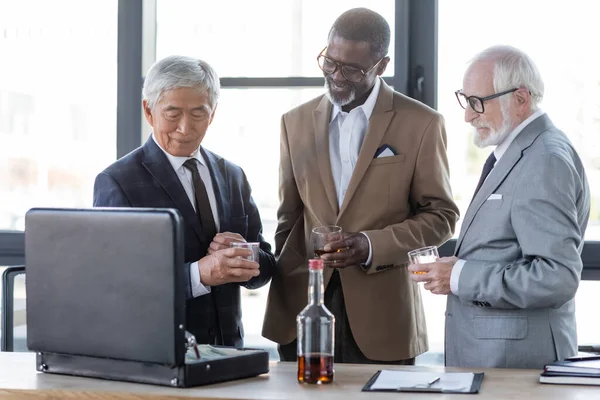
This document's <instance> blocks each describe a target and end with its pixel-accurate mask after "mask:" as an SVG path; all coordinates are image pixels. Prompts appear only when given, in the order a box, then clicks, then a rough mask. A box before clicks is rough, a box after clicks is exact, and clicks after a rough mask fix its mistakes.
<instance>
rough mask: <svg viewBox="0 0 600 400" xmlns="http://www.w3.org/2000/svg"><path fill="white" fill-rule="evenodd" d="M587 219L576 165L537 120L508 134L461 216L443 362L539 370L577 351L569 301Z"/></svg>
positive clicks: (562, 139)
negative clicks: (456, 272) (512, 136)
mask: <svg viewBox="0 0 600 400" xmlns="http://www.w3.org/2000/svg"><path fill="white" fill-rule="evenodd" d="M492 194H494V195H495V196H492V197H491V198H490V195H492ZM499 197H501V198H499ZM589 214H590V193H589V187H588V184H587V179H586V176H585V172H584V169H583V165H582V163H581V160H580V159H579V156H578V155H577V153H576V152H575V149H574V148H573V146H572V145H571V143H570V142H569V140H568V139H567V137H566V136H565V134H564V133H563V132H561V131H560V130H558V129H557V128H556V127H554V125H553V124H552V122H551V121H550V119H549V118H548V116H546V115H545V114H544V115H542V116H540V117H539V118H536V119H535V120H534V121H532V122H531V123H530V124H529V125H527V126H526V127H525V128H524V129H523V131H521V133H520V134H519V135H517V137H516V138H515V140H514V141H513V142H512V143H511V145H510V146H509V148H508V149H507V151H506V153H505V154H504V155H503V156H502V158H500V160H499V161H498V162H497V164H496V166H495V167H494V169H493V170H492V172H491V173H490V175H489V176H488V178H487V180H486V181H485V183H484V184H483V186H482V187H481V190H480V191H479V193H477V195H476V196H475V198H474V199H473V202H472V203H471V205H470V206H469V208H468V210H467V212H466V214H465V217H464V222H463V224H462V229H461V232H460V236H459V238H458V241H457V244H456V252H455V254H456V255H457V256H458V257H459V258H460V259H463V260H466V263H465V264H464V267H463V269H462V272H461V274H460V279H459V283H458V294H457V295H454V294H450V295H449V296H448V304H447V309H446V365H448V366H461V367H482V368H483V367H504V368H542V367H543V365H544V364H546V363H549V362H552V361H555V360H559V359H564V358H565V357H569V356H573V355H575V354H576V353H577V330H576V326H575V301H574V296H575V292H576V291H577V287H578V285H579V280H580V277H581V269H582V262H581V249H582V247H583V236H584V232H585V228H586V226H587V221H588V218H589Z"/></svg>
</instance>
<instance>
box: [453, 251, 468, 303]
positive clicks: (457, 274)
mask: <svg viewBox="0 0 600 400" xmlns="http://www.w3.org/2000/svg"><path fill="white" fill-rule="evenodd" d="M466 262H467V261H466V260H460V259H459V260H458V261H457V262H456V263H455V264H454V267H453V268H452V273H451V274H450V291H451V292H452V293H453V294H454V295H456V296H458V278H460V272H461V271H462V269H463V267H464V265H465V263H466Z"/></svg>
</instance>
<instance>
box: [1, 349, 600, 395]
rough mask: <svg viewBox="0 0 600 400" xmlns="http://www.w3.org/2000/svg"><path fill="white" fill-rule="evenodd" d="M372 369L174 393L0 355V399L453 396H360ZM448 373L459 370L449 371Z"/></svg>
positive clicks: (286, 366) (487, 388)
mask: <svg viewBox="0 0 600 400" xmlns="http://www.w3.org/2000/svg"><path fill="white" fill-rule="evenodd" d="M380 368H381V367H380V366H376V365H350V364H337V365H336V366H335V381H334V383H333V384H330V385H323V386H321V385H299V384H298V383H296V376H295V374H296V364H293V363H272V364H271V372H269V374H266V375H262V376H260V377H256V378H251V379H244V380H238V381H231V382H226V383H220V384H216V385H209V386H204V387H197V388H191V389H175V388H168V387H162V386H153V385H139V384H133V383H125V382H114V381H104V380H100V379H89V378H78V377H71V376H63V375H54V374H43V373H38V372H37V371H36V369H35V354H33V353H0V399H1V400H3V399H9V398H10V399H95V400H101V399H119V400H134V399H158V398H162V399H183V398H189V397H196V398H201V399H311V400H317V399H339V400H342V399H343V400H349V399H359V398H360V399H363V398H364V399H417V400H421V399H423V400H427V399H438V400H442V399H446V400H459V399H461V398H464V397H463V396H461V395H456V394H429V393H418V394H415V393H363V392H361V391H360V390H361V388H362V387H363V385H364V384H365V383H366V382H367V380H368V379H369V378H370V377H371V376H372V375H373V374H374V373H375V371H377V370H378V369H380ZM387 368H388V369H412V370H415V371H417V370H418V371H443V370H444V368H442V367H402V366H389V367H387ZM448 370H451V371H460V369H456V368H448ZM472 372H485V378H484V380H483V384H482V387H481V390H480V392H479V394H478V395H471V396H473V397H470V396H469V399H470V400H488V399H493V400H512V399H525V400H542V399H543V400H554V399H556V400H582V399H600V387H593V386H567V385H564V386H562V385H542V384H540V383H538V376H539V374H540V371H537V370H514V369H513V370H502V369H481V370H473V371H472Z"/></svg>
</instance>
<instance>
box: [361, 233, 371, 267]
mask: <svg viewBox="0 0 600 400" xmlns="http://www.w3.org/2000/svg"><path fill="white" fill-rule="evenodd" d="M361 233H362V234H363V235H365V237H366V238H367V241H368V242H369V257H367V262H365V263H364V264H363V265H371V262H372V261H373V246H372V245H371V239H369V236H367V234H366V233H364V232H361Z"/></svg>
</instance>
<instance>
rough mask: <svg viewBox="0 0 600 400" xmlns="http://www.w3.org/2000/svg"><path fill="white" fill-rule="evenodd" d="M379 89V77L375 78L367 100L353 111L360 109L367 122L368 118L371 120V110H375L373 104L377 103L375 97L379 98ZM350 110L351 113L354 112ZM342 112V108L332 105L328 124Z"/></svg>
mask: <svg viewBox="0 0 600 400" xmlns="http://www.w3.org/2000/svg"><path fill="white" fill-rule="evenodd" d="M380 87H381V79H380V78H379V77H377V79H376V80H375V85H374V86H373V90H372V91H371V94H370V95H369V97H367V100H365V102H364V103H363V104H361V105H360V106H358V107H356V108H355V109H354V110H358V109H361V110H362V111H363V113H364V114H365V117H367V121H368V120H369V118H371V114H373V109H375V103H376V102H377V96H379V88H380ZM354 110H352V111H354ZM352 111H350V112H352ZM341 112H343V111H342V108H341V107H340V106H338V105H337V104H334V105H333V110H331V119H330V121H329V122H331V121H333V120H334V119H335V117H337V115H338V114H339V113H341Z"/></svg>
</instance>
